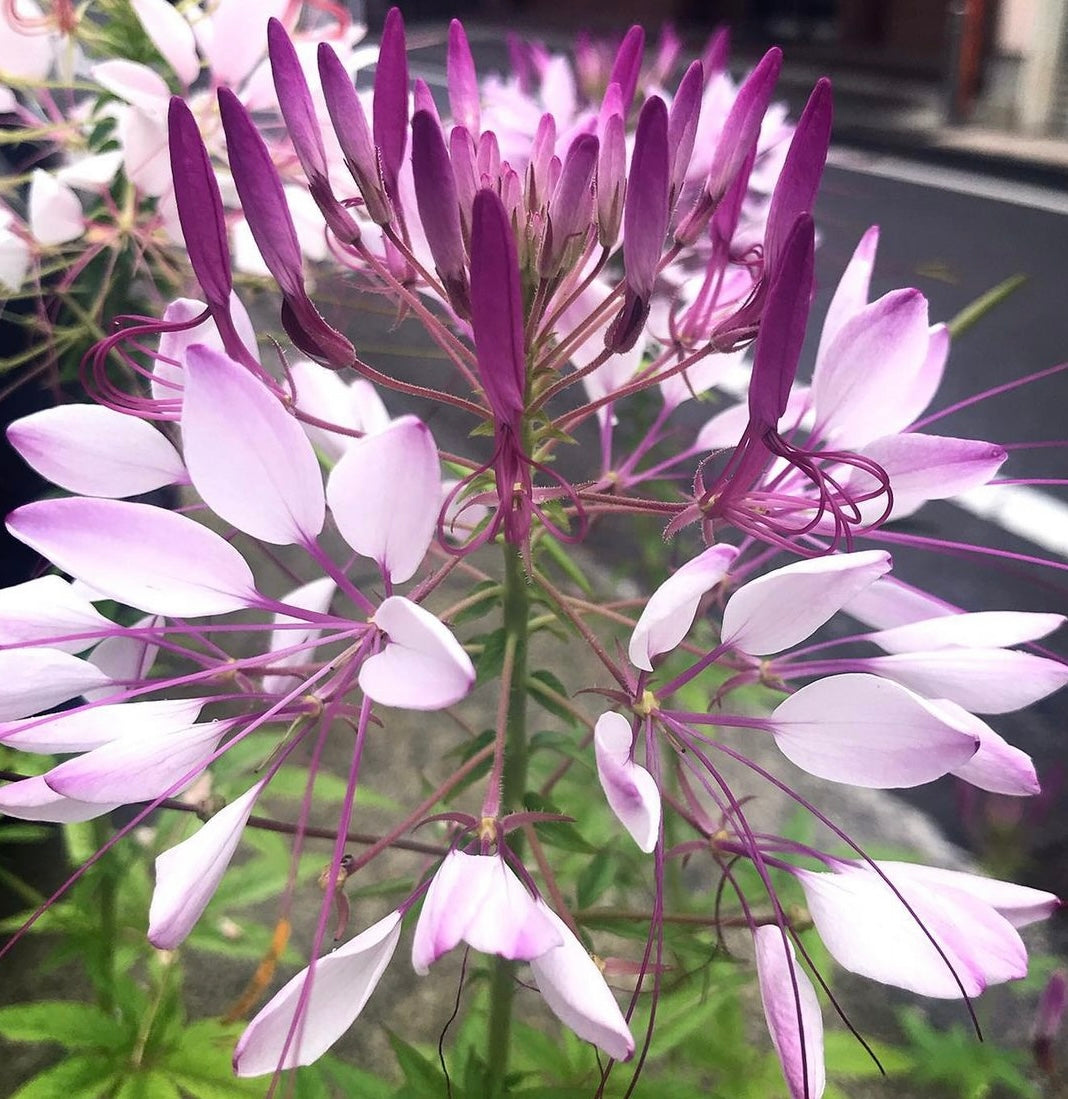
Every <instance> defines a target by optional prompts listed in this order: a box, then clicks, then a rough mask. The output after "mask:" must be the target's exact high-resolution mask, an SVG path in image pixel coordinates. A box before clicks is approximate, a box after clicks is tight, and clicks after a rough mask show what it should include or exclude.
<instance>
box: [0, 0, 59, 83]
mask: <svg viewBox="0 0 1068 1099" xmlns="http://www.w3.org/2000/svg"><path fill="white" fill-rule="evenodd" d="M12 15H15V16H16V17H17V18H16V19H12V18H11V16H12ZM23 21H27V22H29V24H30V26H29V27H26V26H25V25H24V23H23ZM45 22H46V20H45V16H44V13H43V12H42V11H41V9H40V7H39V6H38V5H37V4H36V3H35V2H34V0H15V2H14V4H0V72H2V73H4V75H5V77H6V78H7V79H10V78H11V77H22V78H24V79H25V80H27V81H29V82H30V83H36V82H37V81H40V80H44V79H45V78H46V77H47V76H48V74H49V72H50V71H51V68H52V61H53V59H54V57H55V53H56V47H57V46H58V45H59V36H58V35H57V34H55V33H51V32H48V33H42V30H43V27H42V24H44V23H45Z"/></svg>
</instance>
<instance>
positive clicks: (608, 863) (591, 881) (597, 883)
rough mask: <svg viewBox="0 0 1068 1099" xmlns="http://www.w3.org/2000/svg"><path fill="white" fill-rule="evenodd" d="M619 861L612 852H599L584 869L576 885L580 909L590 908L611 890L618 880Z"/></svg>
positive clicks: (576, 897) (576, 896) (576, 895)
mask: <svg viewBox="0 0 1068 1099" xmlns="http://www.w3.org/2000/svg"><path fill="white" fill-rule="evenodd" d="M617 866H618V859H617V858H616V856H615V853H614V852H613V851H611V850H604V851H598V852H597V854H596V855H594V856H593V858H592V859H590V861H589V862H588V863H586V865H585V866H584V867H583V868H582V870H581V872H580V873H579V876H578V880H577V881H576V883H575V899H576V900H577V901H578V906H579V908H589V907H590V905H591V904H595V903H596V902H597V901H598V900H599V899H600V898H601V897H603V896H604V894H605V893H606V892H607V891H608V890H609V889H610V888H611V886H612V884H613V883H614V882H615V880H616V869H617Z"/></svg>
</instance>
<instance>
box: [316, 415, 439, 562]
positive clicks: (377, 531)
mask: <svg viewBox="0 0 1068 1099" xmlns="http://www.w3.org/2000/svg"><path fill="white" fill-rule="evenodd" d="M327 498H328V500H329V501H330V511H331V513H332V514H333V516H334V522H335V523H337V526H338V530H340V531H341V535H342V537H343V538H344V539H345V541H346V542H348V544H349V545H350V546H352V548H353V549H354V550H355V551H356V552H357V553H359V554H362V555H363V556H365V557H370V558H372V559H373V560H375V561H377V562H378V564H379V566H380V567H381V569H382V570H383V572H385V573H386V574H388V575H389V577H390V579H391V580H392V581H393V582H394V583H403V582H404V581H405V580H410V579H411V578H412V576H414V575H415V572H416V570H417V569H418V568H419V566H420V564H421V563H422V560H423V557H424V556H425V555H426V551H427V548H428V547H429V545H430V540H431V538H432V537H433V534H434V528H435V527H436V525H437V518H438V511H439V510H440V508H441V466H440V463H439V461H438V451H437V447H436V446H435V444H434V437H433V436H432V435H431V434H430V431H429V429H428V428H427V426H426V425H425V424H424V423H422V421H420V420H418V419H416V417H414V416H402V417H400V418H399V419H397V420H395V421H394V422H393V423H391V424H390V425H389V426H388V427H387V428H385V429H383V430H382V431H379V432H377V433H376V434H374V435H367V436H365V437H364V438H362V439H357V440H354V441H353V442H352V443H351V444H350V445H349V447H348V449H347V450H346V451H345V454H344V455H343V456H342V458H341V460H340V461H339V462H338V464H337V465H336V466H335V467H334V469H333V471H332V472H331V474H330V480H329V483H328V484H327Z"/></svg>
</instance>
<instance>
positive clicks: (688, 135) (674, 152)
mask: <svg viewBox="0 0 1068 1099" xmlns="http://www.w3.org/2000/svg"><path fill="white" fill-rule="evenodd" d="M704 84H705V74H704V69H703V68H702V67H701V62H700V61H694V62H693V64H691V65H690V67H689V68H688V69H687V70H686V72H685V74H684V75H683V78H682V79H681V80H680V81H679V88H678V91H677V92H676V93H675V98H674V99H673V100H672V102H671V110H670V111H669V112H668V148H669V149H670V150H671V205H672V206H674V205H675V198H676V196H677V195H678V193H679V191H680V190H682V185H683V182H684V181H685V179H686V169H687V168H689V166H690V156H691V154H692V153H693V143H694V138H695V137H696V136H697V120H698V119H699V118H700V115H701V93H702V92H703V91H704Z"/></svg>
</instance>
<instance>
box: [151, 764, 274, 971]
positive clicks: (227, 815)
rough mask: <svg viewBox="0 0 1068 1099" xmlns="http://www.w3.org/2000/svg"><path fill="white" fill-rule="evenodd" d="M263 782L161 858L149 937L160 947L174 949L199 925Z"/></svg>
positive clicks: (158, 863) (153, 894) (157, 870)
mask: <svg viewBox="0 0 1068 1099" xmlns="http://www.w3.org/2000/svg"><path fill="white" fill-rule="evenodd" d="M263 785H264V784H263V783H262V782H260V783H257V784H256V785H255V786H253V787H252V789H251V790H247V791H246V792H245V793H244V794H242V795H241V797H239V798H237V799H236V800H234V801H232V802H230V804H229V805H227V806H225V807H224V808H223V809H220V810H219V812H218V813H216V814H215V815H214V816H213V817H211V818H210V819H209V820H208V821H206V822H205V823H204V824H202V825H201V826H200V828H198V829H197V831H196V832H194V833H193V835H191V836H190V837H189V838H188V839H187V840H183V841H182V842H181V843H179V844H178V845H177V846H176V847H171V848H170V849H169V850H167V851H164V852H163V854H161V855H160V856H159V857H158V858H157V859H156V888H155V889H154V890H153V892H152V904H151V907H150V908H149V911H148V941H149V942H150V943H151V944H152V945H153V946H154V947H156V948H157V949H158V950H174V948H175V947H177V946H178V945H179V944H180V943H181V942H182V941H183V940H184V939H185V937H186V936H187V935H188V934H189V932H190V931H192V930H193V925H194V924H195V923H196V922H197V920H199V919H200V916H201V913H203V911H204V909H205V908H207V906H208V902H209V901H210V900H211V898H212V896H213V895H214V893H215V890H216V888H217V887H218V885H219V882H220V881H221V880H222V876H223V874H224V873H226V868H227V866H229V865H230V860H231V859H232V858H233V856H234V852H235V851H236V850H237V845H238V843H239V842H240V841H241V833H242V832H243V831H244V829H245V825H246V824H247V823H248V818H249V817H250V816H251V815H252V810H253V808H254V807H255V804H256V798H258V797H259V795H260V791H261V790H262V789H263Z"/></svg>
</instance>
